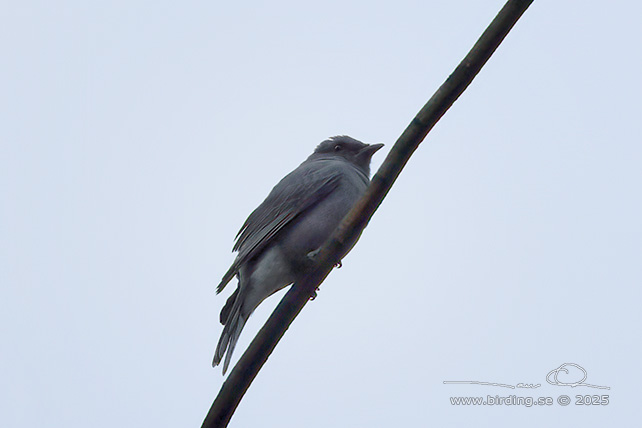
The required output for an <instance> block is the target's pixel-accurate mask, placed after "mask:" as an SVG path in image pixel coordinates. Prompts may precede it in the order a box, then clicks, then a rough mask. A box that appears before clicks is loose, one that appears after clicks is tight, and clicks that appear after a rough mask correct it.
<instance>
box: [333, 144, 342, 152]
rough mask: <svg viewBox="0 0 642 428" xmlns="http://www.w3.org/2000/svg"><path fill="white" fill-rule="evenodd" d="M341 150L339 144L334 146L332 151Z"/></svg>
mask: <svg viewBox="0 0 642 428" xmlns="http://www.w3.org/2000/svg"><path fill="white" fill-rule="evenodd" d="M342 148H343V147H341V144H337V145H336V146H334V151H335V152H338V151H340V150H341V149H342Z"/></svg>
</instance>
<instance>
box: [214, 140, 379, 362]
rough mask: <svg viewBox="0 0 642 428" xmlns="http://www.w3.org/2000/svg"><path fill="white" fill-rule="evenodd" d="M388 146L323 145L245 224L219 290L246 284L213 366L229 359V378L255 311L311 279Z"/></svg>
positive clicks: (224, 317)
mask: <svg viewBox="0 0 642 428" xmlns="http://www.w3.org/2000/svg"><path fill="white" fill-rule="evenodd" d="M381 147H383V144H364V143H362V142H360V141H357V140H355V139H354V138H350V137H348V136H337V137H332V138H329V139H328V140H325V141H323V142H322V143H321V144H319V145H318V146H317V148H316V149H315V150H314V153H312V154H311V155H310V156H309V157H308V158H307V159H306V160H305V162H303V163H302V164H301V165H299V167H298V168H296V169H295V170H294V171H292V172H291V173H289V174H288V175H286V176H285V177H284V178H283V179H282V180H281V181H280V182H279V183H278V184H277V185H276V186H275V187H274V188H273V189H272V191H271V192H270V194H269V195H268V197H267V198H266V199H265V200H264V201H263V203H261V205H259V207H258V208H257V209H255V210H254V211H253V212H252V214H250V216H249V217H248V218H247V220H245V223H244V224H243V226H242V227H241V230H240V231H239V233H238V234H237V235H236V243H235V245H234V249H233V251H238V255H237V256H236V259H235V260H234V262H233V263H232V266H231V267H230V269H229V270H228V271H227V273H226V274H225V275H224V276H223V279H222V280H221V283H220V284H219V285H218V287H217V289H216V292H217V293H220V292H221V291H222V290H223V288H225V286H226V285H227V283H228V282H230V280H231V279H232V278H233V277H234V276H237V277H238V280H239V281H238V287H237V288H236V290H235V291H234V293H232V295H231V296H230V297H229V298H228V299H227V302H226V303H225V306H224V307H223V310H221V316H220V320H221V324H223V325H224V326H225V327H224V328H223V333H222V335H221V338H220V340H219V342H218V345H217V347H216V352H215V354H214V361H213V363H212V365H213V366H217V365H218V364H220V362H221V360H222V359H223V356H224V355H225V363H224V364H223V374H225V372H226V371H227V368H228V365H229V363H230V359H231V357H232V353H233V352H234V347H235V346H236V342H237V341H238V338H239V335H240V334H241V331H242V330H243V327H244V326H245V323H246V321H247V319H248V318H249V316H250V315H251V314H252V312H254V310H255V309H256V308H257V306H258V305H259V304H260V303H261V302H262V301H263V300H265V299H267V298H268V297H269V296H271V295H272V294H274V293H275V292H277V291H279V290H280V289H282V288H284V287H286V286H288V285H290V284H292V283H294V282H295V281H297V279H298V278H299V277H300V276H301V275H304V274H305V271H306V266H309V265H310V259H312V258H313V257H314V255H315V254H316V253H315V251H316V250H317V249H318V248H319V247H320V246H321V245H322V244H323V243H324V242H325V241H326V240H327V239H328V238H329V237H330V235H331V234H332V232H333V231H334V229H336V227H337V226H338V225H339V223H340V222H341V220H342V219H343V217H344V216H345V215H346V214H347V213H348V211H349V210H350V208H352V206H353V205H354V203H355V202H356V201H357V200H358V199H359V198H360V197H361V195H362V194H363V193H364V191H365V190H366V187H368V184H369V183H370V178H369V177H370V160H371V159H372V155H373V154H374V153H375V152H376V151H377V150H379V149H380V148H381ZM226 352H227V354H226Z"/></svg>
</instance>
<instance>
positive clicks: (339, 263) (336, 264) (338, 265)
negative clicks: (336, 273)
mask: <svg viewBox="0 0 642 428" xmlns="http://www.w3.org/2000/svg"><path fill="white" fill-rule="evenodd" d="M342 266H343V263H341V260H339V261H338V262H337V263H335V264H334V267H335V268H337V269H341V267H342Z"/></svg>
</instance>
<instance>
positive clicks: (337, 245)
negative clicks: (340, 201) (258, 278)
mask: <svg viewBox="0 0 642 428" xmlns="http://www.w3.org/2000/svg"><path fill="white" fill-rule="evenodd" d="M532 2H533V0H509V1H508V2H507V3H506V4H505V5H504V7H503V8H502V10H501V11H500V12H499V14H498V15H497V16H496V17H495V19H494V20H493V21H492V22H491V24H490V25H489V26H488V28H487V29H486V30H485V31H484V33H483V34H482V35H481V37H480V38H479V40H478V41H477V43H475V45H474V46H473V48H472V49H471V50H470V52H469V53H468V55H466V57H465V58H464V59H463V61H462V62H461V63H460V64H459V65H458V66H457V68H456V69H455V71H454V72H453V73H452V74H451V75H450V76H449V77H448V79H446V81H445V82H444V83H443V85H441V87H440V88H439V89H438V90H437V92H435V94H434V95H433V96H432V98H430V100H429V101H428V102H427V103H426V105H425V106H424V107H423V108H422V109H421V110H420V111H419V113H418V114H417V116H416V117H415V118H414V119H413V120H412V122H410V125H408V127H407V128H406V130H405V131H404V132H403V134H401V136H400V137H399V139H398V140H397V142H396V143H395V145H394V146H393V147H392V149H391V150H390V153H388V156H387V157H386V159H385V161H384V162H383V164H382V165H381V168H379V171H378V172H377V173H376V174H375V176H374V177H373V178H372V182H371V184H370V186H369V187H368V189H367V190H366V193H365V194H364V195H363V197H362V198H361V199H360V200H359V201H358V202H357V203H356V204H355V206H354V207H353V208H352V210H351V211H350V212H349V213H348V214H347V215H346V217H345V218H344V219H343V221H342V222H341V224H340V225H339V227H338V228H337V229H336V230H335V231H334V233H333V234H332V236H331V237H330V239H328V241H326V242H325V244H324V245H323V246H322V247H321V249H320V251H319V253H318V255H317V260H316V263H315V265H314V266H313V267H312V268H311V270H310V272H309V274H308V275H307V276H306V278H305V280H304V281H302V282H299V283H296V284H294V285H293V286H292V287H291V288H290V290H289V291H288V292H287V294H286V295H285V296H284V297H283V299H282V300H281V302H280V303H279V305H278V306H277V307H276V309H275V310H274V312H273V313H272V315H271V316H270V318H269V319H268V320H267V322H266V323H265V325H264V326H263V328H262V329H261V330H260V331H259V333H258V334H257V336H256V337H255V338H254V340H253V341H252V343H251V344H250V346H249V347H248V349H247V350H246V351H245V353H244V354H243V355H242V356H241V358H240V359H239V361H238V363H237V364H236V366H235V367H234V369H233V370H232V372H231V373H230V374H229V376H228V378H227V380H226V381H225V382H224V383H223V386H222V387H221V391H220V392H219V394H218V396H217V397H216V400H215V401H214V403H213V404H212V407H211V409H210V411H209V413H208V414H207V417H206V418H205V421H204V422H203V428H212V427H217V428H220V427H226V426H227V424H228V423H229V421H230V418H231V417H232V414H233V413H234V411H235V409H236V407H237V406H238V404H239V402H240V401H241V398H242V397H243V395H244V394H245V391H246V390H247V388H248V387H249V386H250V384H251V383H252V380H254V378H255V377H256V375H257V373H258V371H259V370H260V369H261V367H262V366H263V364H264V363H265V361H266V360H267V358H268V356H269V355H270V354H271V353H272V351H273V350H274V348H275V346H276V344H277V343H278V341H279V340H280V339H281V337H282V336H283V334H284V333H285V331H286V330H287V329H288V327H289V326H290V323H292V321H293V320H294V318H295V317H296V316H297V315H298V314H299V312H300V311H301V309H303V307H304V306H305V304H306V303H307V302H308V299H309V298H310V296H312V295H313V294H314V292H315V290H316V288H317V287H318V286H319V284H321V282H322V281H323V280H324V279H325V278H326V277H327V276H328V274H329V273H330V271H331V270H332V267H333V265H335V264H336V263H337V262H339V261H340V260H341V258H342V257H343V256H344V255H345V254H346V253H347V252H348V251H349V250H350V247H351V244H352V243H353V242H354V241H355V240H356V239H358V237H359V235H360V233H361V232H362V231H363V229H365V227H366V225H367V224H368V222H369V221H370V218H372V215H373V214H374V212H375V210H376V209H377V207H378V206H379V204H381V201H382V200H383V198H384V197H385V196H386V194H387V193H388V191H389V190H390V188H391V187H392V184H393V183H394V182H395V180H396V179H397V177H398V176H399V174H400V173H401V170H402V169H403V167H404V166H405V165H406V163H407V162H408V159H409V158H410V156H411V155H412V153H413V152H414V151H415V150H416V149H417V147H418V146H419V144H420V143H421V141H423V139H424V138H425V136H426V134H428V132H429V131H430V130H431V129H432V128H433V126H435V124H436V123H437V121H439V119H440V118H441V117H442V116H443V115H444V113H446V111H447V110H448V109H449V108H450V106H451V105H452V104H453V103H454V102H455V100H457V98H459V96H460V95H461V94H462V93H463V92H464V90H465V89H466V88H467V87H468V85H470V83H471V82H472V81H473V79H474V78H475V76H476V75H477V73H479V71H480V70H481V68H482V67H483V66H484V64H485V63H486V61H488V59H489V58H490V56H491V55H492V54H493V52H495V49H497V47H498V46H499V44H500V43H501V42H502V40H504V37H506V35H507V34H508V32H509V31H510V30H511V28H512V27H513V25H515V23H516V22H517V20H518V19H519V18H520V17H521V16H522V14H523V13H524V12H525V11H526V9H527V8H528V7H529V6H530V5H531V3H532Z"/></svg>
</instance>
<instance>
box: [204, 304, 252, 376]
mask: <svg viewBox="0 0 642 428" xmlns="http://www.w3.org/2000/svg"><path fill="white" fill-rule="evenodd" d="M246 321H247V318H245V317H244V316H243V315H241V304H240V299H238V298H237V299H236V301H235V302H234V304H233V305H232V307H231V309H230V310H229V312H228V316H227V319H226V320H225V327H224V328H223V333H222V334H221V338H220V339H219V341H218V345H217V346H216V352H215V353H214V360H213V361H212V366H217V365H219V364H220V363H221V361H222V360H223V355H225V362H224V364H223V374H225V372H226V371H227V368H228V366H229V364H230V360H231V359H232V353H233V352H234V348H235V347H236V342H237V341H238V340H239V336H240V335H241V331H242V330H243V327H245V322H246ZM226 351H227V355H226Z"/></svg>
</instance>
